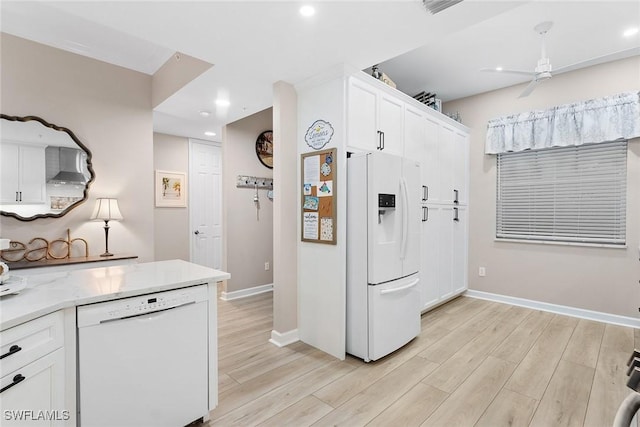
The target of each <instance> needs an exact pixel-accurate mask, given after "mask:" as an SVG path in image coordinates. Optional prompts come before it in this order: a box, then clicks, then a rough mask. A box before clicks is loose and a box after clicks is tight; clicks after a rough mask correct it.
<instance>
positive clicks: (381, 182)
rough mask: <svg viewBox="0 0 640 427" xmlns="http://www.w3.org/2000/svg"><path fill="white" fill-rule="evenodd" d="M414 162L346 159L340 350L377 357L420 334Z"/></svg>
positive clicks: (375, 156) (372, 156)
mask: <svg viewBox="0 0 640 427" xmlns="http://www.w3.org/2000/svg"><path fill="white" fill-rule="evenodd" d="M420 190H421V187H420V164H419V163H418V162H417V161H415V160H410V159H406V158H402V157H398V156H393V155H390V154H385V153H380V152H374V153H361V154H353V155H352V156H351V157H350V158H349V159H347V333H346V336H347V343H346V344H347V345H346V347H347V353H349V354H352V355H354V356H356V357H359V358H361V359H363V360H364V361H365V362H369V361H372V360H377V359H379V358H381V357H383V356H386V355H387V354H389V353H392V352H393V351H395V350H397V349H399V348H400V347H402V346H403V345H405V344H407V343H408V342H409V341H411V340H412V339H413V338H415V337H416V336H417V335H418V334H419V333H420V291H419V288H418V282H419V280H420V279H419V275H418V270H419V268H420V219H421V209H420V200H421V197H422V196H421V191H420Z"/></svg>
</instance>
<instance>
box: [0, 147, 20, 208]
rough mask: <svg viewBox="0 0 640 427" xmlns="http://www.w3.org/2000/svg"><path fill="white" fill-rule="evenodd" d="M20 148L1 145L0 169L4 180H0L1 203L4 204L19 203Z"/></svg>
mask: <svg viewBox="0 0 640 427" xmlns="http://www.w3.org/2000/svg"><path fill="white" fill-rule="evenodd" d="M19 148H20V147H19V146H18V145H15V144H7V143H4V142H3V143H2V144H0V167H1V169H0V170H1V171H2V180H0V201H2V203H16V202H17V201H18V196H17V193H18V191H19V190H18V187H19V180H18V178H19V165H18V151H19Z"/></svg>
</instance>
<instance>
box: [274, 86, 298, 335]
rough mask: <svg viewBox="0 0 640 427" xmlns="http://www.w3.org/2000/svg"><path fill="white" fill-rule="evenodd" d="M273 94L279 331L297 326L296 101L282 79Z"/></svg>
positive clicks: (276, 313) (276, 327)
mask: <svg viewBox="0 0 640 427" xmlns="http://www.w3.org/2000/svg"><path fill="white" fill-rule="evenodd" d="M273 95H274V96H273V101H274V102H273V135H274V141H275V144H274V163H273V164H274V169H273V180H274V189H275V193H276V194H277V197H276V198H275V200H274V201H273V204H274V206H273V233H274V235H275V236H277V238H276V239H274V240H273V330H274V331H276V332H278V333H280V334H282V333H284V332H289V331H292V330H294V329H296V328H297V327H298V289H297V285H298V281H297V275H298V258H297V256H296V255H297V250H298V249H297V245H298V228H297V227H296V224H297V212H298V207H297V203H298V175H297V174H298V146H297V140H296V132H297V127H296V123H297V109H298V102H297V95H296V90H295V89H294V87H293V86H291V85H290V84H288V83H285V82H277V83H276V84H275V85H274V87H273Z"/></svg>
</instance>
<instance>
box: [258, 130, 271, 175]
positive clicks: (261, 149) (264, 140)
mask: <svg viewBox="0 0 640 427" xmlns="http://www.w3.org/2000/svg"><path fill="white" fill-rule="evenodd" d="M256 154H257V155H258V160H260V163H262V164H263V165H265V166H266V167H268V168H269V169H273V131H270V130H265V131H264V132H262V133H261V134H260V135H258V139H256Z"/></svg>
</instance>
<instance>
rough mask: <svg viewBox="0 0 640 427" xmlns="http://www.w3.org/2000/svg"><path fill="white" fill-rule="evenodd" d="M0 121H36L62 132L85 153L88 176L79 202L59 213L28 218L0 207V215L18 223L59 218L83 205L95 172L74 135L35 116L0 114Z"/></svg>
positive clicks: (89, 153)
mask: <svg viewBox="0 0 640 427" xmlns="http://www.w3.org/2000/svg"><path fill="white" fill-rule="evenodd" d="M0 119H4V120H9V121H12V122H29V121H36V122H39V123H40V124H41V125H43V126H45V127H47V128H50V129H53V130H56V131H59V132H64V133H66V134H67V135H69V137H70V138H71V140H72V141H73V142H74V143H75V144H77V145H78V147H79V148H80V149H81V150H82V151H84V152H85V153H86V162H87V171H88V172H89V174H90V177H89V179H88V180H87V182H86V184H85V187H84V191H83V193H82V198H81V199H80V200H77V201H75V202H73V203H72V204H71V205H69V206H67V207H66V208H64V209H63V210H62V211H60V212H47V213H42V214H35V215H33V216H29V217H24V216H22V215H20V214H18V213H16V212H7V211H4V210H1V209H2V207H1V206H0V215H2V216H8V217H12V218H15V219H17V220H20V221H33V220H35V219H38V218H60V217H62V216H64V215H66V214H67V213H69V212H70V211H71V210H72V209H74V208H76V207H78V206H79V205H81V204H82V203H84V202H85V201H86V200H87V198H88V196H89V187H90V186H91V183H92V182H93V181H94V179H95V176H96V175H95V172H94V171H93V164H92V163H91V157H92V154H91V151H90V150H89V149H88V148H87V147H86V146H85V145H84V144H83V143H82V142H81V141H80V140H79V139H78V138H77V137H76V136H75V134H74V133H73V132H72V131H71V130H70V129H67V128H65V127H61V126H57V125H54V124H52V123H49V122H47V121H46V120H44V119H42V118H40V117H37V116H25V117H20V116H9V115H7V114H0Z"/></svg>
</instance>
